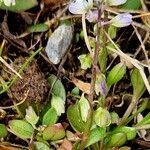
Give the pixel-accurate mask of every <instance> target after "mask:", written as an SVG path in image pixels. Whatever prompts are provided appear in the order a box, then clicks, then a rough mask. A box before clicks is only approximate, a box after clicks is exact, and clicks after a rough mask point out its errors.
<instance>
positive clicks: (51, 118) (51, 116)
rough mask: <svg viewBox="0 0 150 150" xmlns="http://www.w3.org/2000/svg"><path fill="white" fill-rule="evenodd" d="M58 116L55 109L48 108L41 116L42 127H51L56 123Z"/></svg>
mask: <svg viewBox="0 0 150 150" xmlns="http://www.w3.org/2000/svg"><path fill="white" fill-rule="evenodd" d="M57 119H58V116H57V112H56V110H55V108H50V109H49V110H48V111H47V112H46V113H45V114H44V116H43V120H42V124H43V125H52V124H55V123H56V122H57Z"/></svg>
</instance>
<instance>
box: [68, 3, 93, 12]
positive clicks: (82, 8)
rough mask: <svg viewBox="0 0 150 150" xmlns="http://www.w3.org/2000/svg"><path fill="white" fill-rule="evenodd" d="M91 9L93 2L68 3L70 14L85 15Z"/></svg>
mask: <svg viewBox="0 0 150 150" xmlns="http://www.w3.org/2000/svg"><path fill="white" fill-rule="evenodd" d="M92 7H93V0H76V1H75V2H72V3H70V5H69V11H70V12H71V13H72V14H84V13H87V12H88V11H89V10H90V9H91V8H92Z"/></svg>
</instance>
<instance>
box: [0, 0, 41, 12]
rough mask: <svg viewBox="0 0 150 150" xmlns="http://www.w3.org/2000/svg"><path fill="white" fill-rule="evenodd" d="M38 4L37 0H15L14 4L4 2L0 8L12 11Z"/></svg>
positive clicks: (22, 9) (23, 9)
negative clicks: (7, 4)
mask: <svg viewBox="0 0 150 150" xmlns="http://www.w3.org/2000/svg"><path fill="white" fill-rule="evenodd" d="M37 5H38V2H37V0H16V4H15V5H11V6H6V5H5V4H4V3H2V5H0V9H3V10H9V11H12V12H22V11H26V10H28V9H30V8H33V7H35V6H37Z"/></svg>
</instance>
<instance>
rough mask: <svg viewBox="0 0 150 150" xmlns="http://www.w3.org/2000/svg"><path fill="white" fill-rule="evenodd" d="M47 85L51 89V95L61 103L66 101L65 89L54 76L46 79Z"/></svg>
mask: <svg viewBox="0 0 150 150" xmlns="http://www.w3.org/2000/svg"><path fill="white" fill-rule="evenodd" d="M48 83H49V85H50V87H52V90H51V92H52V94H54V95H55V96H58V97H61V98H62V100H63V101H66V91H65V88H64V86H63V84H62V82H61V81H60V80H59V79H57V77H56V76H55V75H51V76H50V77H49V78H48Z"/></svg>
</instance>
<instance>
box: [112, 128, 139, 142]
mask: <svg viewBox="0 0 150 150" xmlns="http://www.w3.org/2000/svg"><path fill="white" fill-rule="evenodd" d="M117 132H123V133H125V134H126V136H127V140H132V139H134V138H135V137H136V132H137V131H136V129H135V128H134V127H127V126H123V127H117V128H116V129H115V130H113V133H117Z"/></svg>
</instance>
